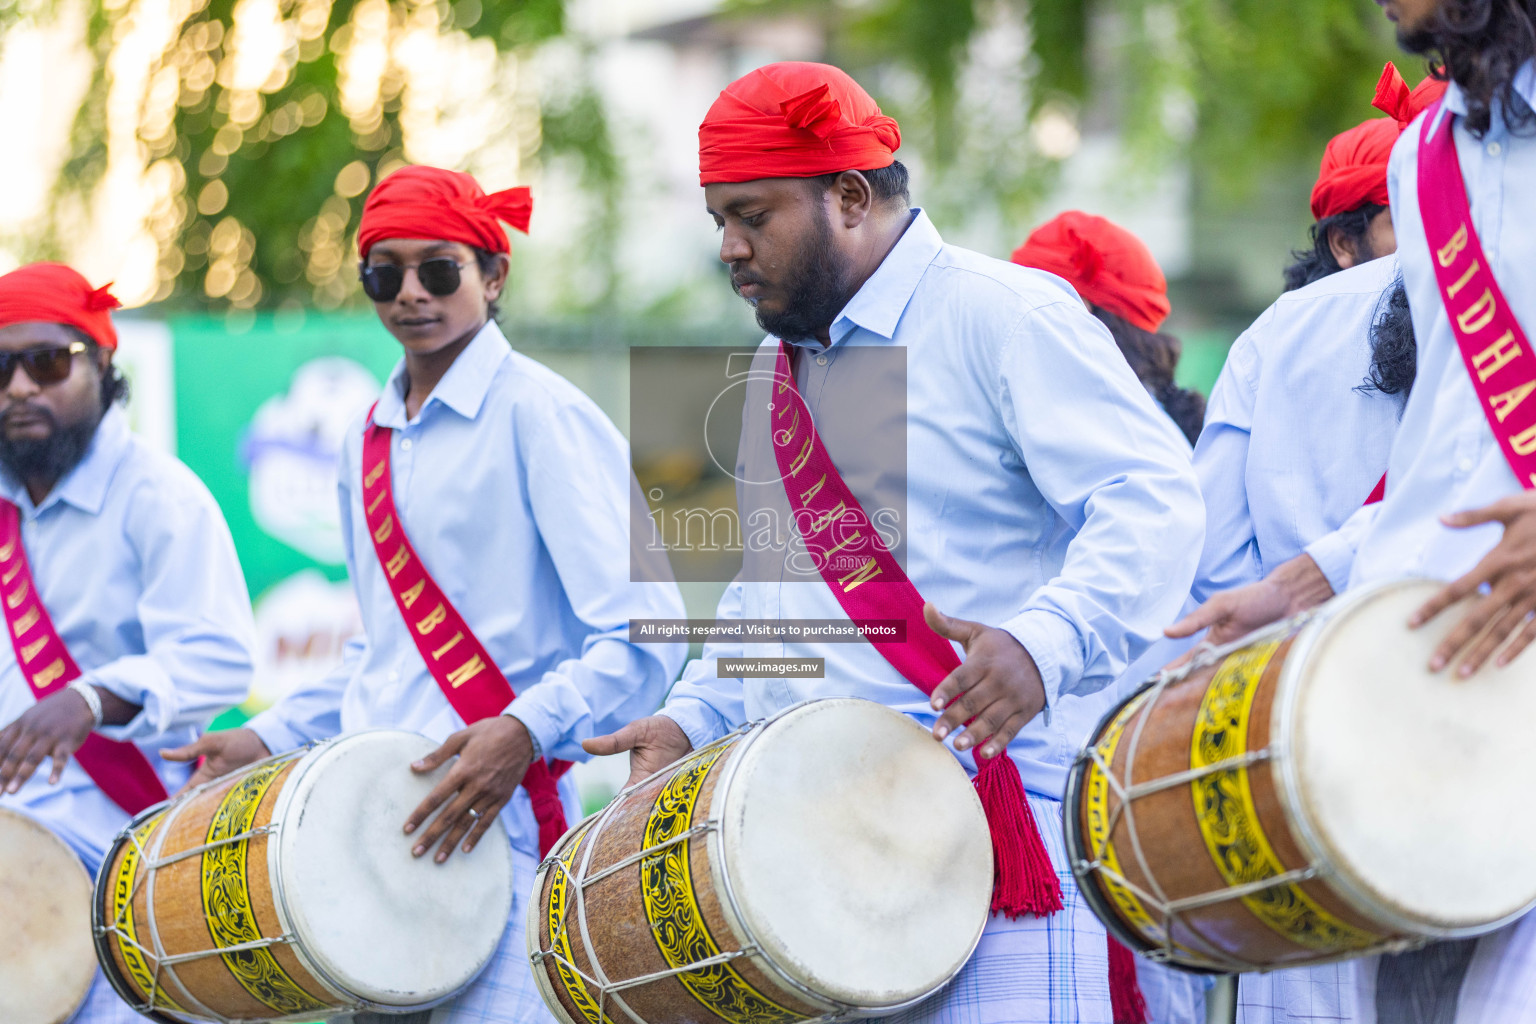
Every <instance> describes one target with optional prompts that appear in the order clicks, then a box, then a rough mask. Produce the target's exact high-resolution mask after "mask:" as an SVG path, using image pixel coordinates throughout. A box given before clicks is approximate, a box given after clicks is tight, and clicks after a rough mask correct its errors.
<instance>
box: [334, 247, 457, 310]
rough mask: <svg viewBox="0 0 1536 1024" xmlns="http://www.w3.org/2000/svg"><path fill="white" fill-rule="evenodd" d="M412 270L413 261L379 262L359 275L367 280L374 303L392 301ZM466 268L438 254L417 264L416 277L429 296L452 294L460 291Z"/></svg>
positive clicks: (368, 289)
mask: <svg viewBox="0 0 1536 1024" xmlns="http://www.w3.org/2000/svg"><path fill="white" fill-rule="evenodd" d="M409 269H410V266H409V264H407V265H406V266H401V265H400V264H398V263H379V264H376V265H374V266H371V267H370V266H367V265H366V264H365V265H364V266H363V267H362V268H361V269H360V270H359V271H358V275H357V276H358V279H359V280H361V281H362V282H363V291H364V292H365V293H366V294H367V296H368V297H369V298H370V299H372V300H373V301H374V302H392V301H394V298H395V296H396V295H399V294H400V289H401V287H402V286H403V285H404V284H405V272H406V271H407V270H409ZM462 269H464V264H462V263H460V262H458V261H457V260H454V259H452V258H450V257H448V256H434V257H433V258H432V259H429V260H422V261H421V262H420V263H418V264H416V280H418V281H420V282H421V286H422V287H423V288H425V289H426V290H427V294H429V295H436V296H439V297H441V296H444V295H452V294H453V293H454V292H456V291H458V290H459V281H460V278H459V271H460V270H462Z"/></svg>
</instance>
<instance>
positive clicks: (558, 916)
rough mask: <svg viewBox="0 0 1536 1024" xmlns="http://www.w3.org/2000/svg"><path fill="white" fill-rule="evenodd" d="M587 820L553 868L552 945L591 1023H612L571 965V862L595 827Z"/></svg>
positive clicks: (564, 980)
mask: <svg viewBox="0 0 1536 1024" xmlns="http://www.w3.org/2000/svg"><path fill="white" fill-rule="evenodd" d="M591 827H592V826H591V824H590V823H589V824H587V825H586V826H585V827H583V828H582V830H581V831H580V832H577V833H576V834H575V835H574V836H572V837H571V841H570V842H568V843H566V844H565V849H564V850H563V851H561V853H560V855H559V858H558V860H557V861H556V862H555V863H554V864H553V865H551V866H550V869H549V946H550V949H552V950H554V954H555V955H554V963H555V969H556V971H557V972H558V973H559V975H560V984H561V987H563V988H564V989H565V994H566V996H568V997H569V998H570V1000H571V1002H572V1003H573V1004H574V1005H575V1006H576V1008H577V1009H578V1010H580V1011H581V1015H582V1016H583V1017H585V1018H586V1019H587V1024H603V1022H605V1021H606V1022H607V1024H612V1019H611V1018H610V1017H608V1015H607V1014H605V1013H603V1011H602V1009H601V1008H600V1007H599V1006H598V1004H597V1002H596V1000H594V999H593V998H592V994H591V993H590V992H588V991H587V984H586V982H584V981H582V980H581V976H580V975H579V974H577V973H576V972H575V971H573V970H572V969H571V967H570V965H571V963H572V962H573V961H572V959H571V938H570V922H568V921H567V920H566V914H567V913H568V912H569V904H568V902H567V889H568V888H569V886H570V881H571V865H572V864H573V863H574V862H575V860H576V851H577V850H578V849H579V848H580V847H581V841H582V839H584V838H586V835H587V832H588V830H589V829H591Z"/></svg>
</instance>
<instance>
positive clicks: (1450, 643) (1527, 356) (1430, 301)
mask: <svg viewBox="0 0 1536 1024" xmlns="http://www.w3.org/2000/svg"><path fill="white" fill-rule="evenodd" d="M1383 6H1384V7H1385V8H1386V12H1387V15H1388V17H1389V18H1391V19H1392V20H1393V21H1394V22H1395V23H1396V24H1397V29H1398V38H1399V41H1400V42H1401V43H1402V45H1403V46H1404V47H1405V48H1407V49H1409V50H1411V51H1413V52H1416V53H1426V54H1432V55H1434V56H1435V57H1436V58H1437V59H1438V60H1439V61H1440V62H1441V63H1442V64H1443V67H1444V68H1445V71H1446V72H1447V73H1448V76H1449V78H1450V80H1451V84H1450V87H1449V88H1448V90H1447V92H1446V95H1445V98H1444V101H1443V103H1442V104H1439V105H1436V106H1432V107H1431V108H1430V109H1429V111H1428V112H1426V113H1425V114H1423V115H1420V117H1419V118H1418V119H1417V120H1416V121H1415V122H1414V123H1413V124H1412V125H1411V126H1410V127H1409V129H1408V130H1407V131H1406V132H1405V133H1404V135H1403V137H1402V139H1401V141H1400V142H1399V143H1398V145H1397V147H1396V149H1395V150H1394V151H1393V157H1392V164H1391V169H1390V172H1389V185H1390V188H1391V196H1392V213H1393V223H1394V228H1395V231H1396V235H1397V238H1398V241H1399V250H1398V252H1399V259H1400V261H1401V263H1402V271H1403V278H1404V282H1405V285H1406V288H1407V294H1408V300H1409V304H1410V306H1411V309H1412V314H1413V321H1414V327H1415V333H1416V335H1417V337H1418V338H1419V339H1420V346H1419V356H1418V377H1417V384H1416V386H1415V388H1414V390H1413V393H1412V395H1411V396H1410V397H1409V400H1408V403H1407V406H1406V408H1405V410H1404V413H1403V419H1402V426H1401V428H1400V430H1399V432H1398V435H1397V439H1396V442H1395V443H1394V445H1393V448H1392V453H1391V462H1390V467H1389V470H1388V475H1387V480H1388V486H1387V488H1386V497H1385V499H1384V500H1383V501H1382V503H1381V505H1380V507H1379V509H1378V510H1377V511H1376V512H1375V514H1374V515H1373V516H1371V517H1369V518H1370V521H1369V522H1368V524H1367V529H1366V530H1365V531H1364V536H1363V539H1362V541H1361V544H1360V548H1359V553H1358V555H1357V556H1356V558H1355V559H1354V562H1353V565H1352V568H1351V572H1350V576H1349V585H1350V587H1352V588H1354V587H1359V586H1363V585H1368V584H1371V583H1375V582H1380V581H1383V580H1389V579H1393V578H1395V577H1400V576H1404V575H1424V576H1431V577H1438V578H1441V579H1453V580H1454V582H1452V583H1450V584H1449V585H1448V586H1447V587H1446V588H1445V589H1444V590H1443V591H1442V592H1441V593H1440V594H1439V595H1438V596H1437V597H1436V598H1434V599H1433V600H1431V601H1430V602H1429V603H1428V604H1427V605H1426V606H1425V607H1423V608H1422V609H1420V610H1419V612H1418V613H1416V615H1415V616H1414V621H1413V625H1423V624H1424V623H1425V622H1427V621H1429V620H1430V619H1431V618H1432V617H1434V616H1435V615H1437V614H1439V613H1440V612H1442V611H1443V610H1444V609H1446V608H1447V607H1449V606H1450V605H1451V604H1452V603H1454V602H1456V601H1458V600H1460V599H1462V598H1464V597H1468V596H1470V595H1473V594H1475V593H1477V592H1478V591H1479V589H1480V588H1483V594H1482V596H1481V597H1480V598H1478V599H1476V600H1474V602H1473V603H1472V605H1471V608H1470V610H1469V611H1467V612H1466V613H1465V614H1464V615H1463V616H1462V619H1461V621H1460V622H1459V624H1458V625H1457V626H1456V627H1455V628H1454V629H1453V630H1451V632H1450V634H1449V635H1448V636H1447V638H1446V640H1445V641H1444V642H1443V643H1442V644H1441V646H1440V647H1439V649H1437V651H1436V652H1435V654H1434V656H1433V659H1432V661H1431V664H1430V668H1431V669H1433V670H1435V671H1441V670H1446V669H1451V670H1453V671H1455V672H1456V673H1457V675H1458V676H1459V677H1470V676H1472V675H1473V674H1474V673H1475V672H1476V671H1477V670H1478V669H1479V668H1481V667H1482V666H1483V665H1484V664H1485V663H1487V662H1488V661H1489V659H1490V658H1492V659H1493V660H1494V661H1495V663H1497V664H1499V665H1508V664H1511V663H1513V662H1514V660H1515V659H1516V658H1517V657H1518V656H1520V655H1521V652H1522V651H1524V649H1525V648H1526V647H1527V646H1528V645H1529V643H1530V641H1531V640H1532V639H1533V638H1536V623H1533V620H1532V613H1533V611H1536V498H1533V497H1532V492H1533V489H1536V464H1533V460H1532V455H1533V453H1536V419H1533V412H1536V406H1533V405H1532V404H1531V403H1529V402H1527V398H1528V397H1529V396H1530V394H1531V393H1532V392H1533V391H1536V363H1533V362H1532V359H1533V357H1532V354H1531V350H1530V341H1529V338H1530V333H1531V330H1532V328H1533V326H1536V276H1533V273H1536V269H1533V268H1536V233H1533V232H1532V231H1531V229H1530V225H1531V224H1532V223H1536V113H1533V111H1532V107H1533V105H1536V61H1533V56H1536V9H1533V5H1532V4H1531V3H1530V2H1529V0H1515V2H1511V3H1501V2H1494V0H1383ZM1467 510H1471V511H1467ZM1493 523H1499V524H1502V525H1503V528H1504V529H1503V533H1502V535H1500V534H1499V533H1498V532H1496V531H1493V530H1491V529H1489V528H1487V527H1488V526H1489V525H1490V524H1493ZM1321 575H1322V574H1321V573H1320V572H1319V571H1318V570H1317V569H1316V568H1315V567H1309V566H1305V565H1304V564H1303V565H1302V566H1300V567H1298V571H1296V572H1295V573H1294V574H1292V575H1290V576H1287V577H1284V578H1282V579H1279V580H1276V579H1274V577H1271V579H1270V580H1266V581H1264V582H1262V583H1259V584H1254V585H1251V586H1249V587H1245V588H1242V589H1240V590H1237V591H1233V592H1231V593H1229V594H1225V595H1222V596H1220V597H1218V598H1216V599H1214V600H1213V601H1211V602H1210V603H1209V604H1208V605H1207V606H1205V607H1204V608H1202V609H1200V611H1199V612H1197V613H1196V615H1194V616H1192V617H1191V618H1190V619H1189V620H1187V621H1186V622H1185V623H1183V624H1182V625H1181V626H1180V627H1179V630H1178V631H1180V632H1184V631H1188V632H1193V631H1194V630H1195V629H1199V628H1203V627H1205V626H1211V627H1212V629H1211V636H1212V639H1213V640H1215V641H1217V642H1220V641H1222V640H1225V639H1231V638H1233V637H1235V636H1237V635H1241V634H1243V633H1245V632H1247V631H1249V630H1250V629H1253V628H1256V627H1258V626H1260V625H1263V624H1266V623H1267V622H1268V621H1272V620H1273V619H1275V618H1278V617H1280V616H1281V615H1283V614H1285V613H1286V611H1287V610H1289V609H1290V608H1294V607H1304V606H1306V605H1308V604H1311V603H1316V602H1317V601H1319V600H1321V599H1322V598H1325V597H1327V596H1329V594H1330V593H1331V590H1332V588H1331V586H1330V584H1329V583H1328V582H1327V581H1326V580H1325V579H1321V578H1320V577H1321ZM1309 594H1310V595H1311V596H1308V595H1309ZM1527 659H1528V656H1527ZM1522 663H1523V662H1522ZM1468 685H1476V680H1475V679H1472V680H1471V681H1470V682H1469V684H1468ZM1533 976H1536V924H1533V922H1532V919H1531V918H1530V917H1527V918H1526V919H1524V920H1523V921H1521V922H1518V923H1517V924H1515V925H1512V926H1509V927H1507V928H1505V929H1503V930H1501V931H1499V932H1496V933H1494V934H1492V935H1489V936H1486V937H1484V938H1482V939H1480V940H1476V941H1475V942H1472V941H1467V942H1458V943H1440V944H1437V945H1433V946H1430V947H1427V948H1426V949H1425V950H1423V951H1420V952H1419V953H1414V954H1407V955H1404V956H1400V957H1389V958H1383V960H1382V961H1381V965H1380V969H1379V971H1378V972H1377V973H1376V976H1375V978H1374V979H1367V980H1374V981H1375V983H1376V984H1375V988H1376V1011H1375V1016H1376V1019H1378V1020H1381V1021H1387V1020H1391V1021H1394V1022H1397V1021H1413V1022H1418V1021H1466V1022H1470V1021H1484V1020H1498V1021H1500V1022H1504V1021H1519V1020H1536V984H1533V980H1532V979H1533ZM1365 1019H1370V1017H1369V1016H1368V1015H1367V1016H1366V1018H1365Z"/></svg>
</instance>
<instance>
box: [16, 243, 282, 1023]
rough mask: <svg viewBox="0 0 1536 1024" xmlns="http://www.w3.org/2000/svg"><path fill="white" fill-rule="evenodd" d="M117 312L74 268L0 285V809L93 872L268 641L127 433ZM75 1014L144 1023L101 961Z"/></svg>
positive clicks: (25, 271) (157, 458) (164, 463)
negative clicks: (117, 359) (33, 826)
mask: <svg viewBox="0 0 1536 1024" xmlns="http://www.w3.org/2000/svg"><path fill="white" fill-rule="evenodd" d="M117 304H118V303H117V300H116V299H114V298H113V297H112V296H111V294H110V293H109V292H108V291H107V289H106V288H105V287H103V288H92V287H91V286H90V284H89V283H87V282H86V280H85V278H83V277H81V276H80V274H78V273H76V272H75V271H74V270H72V269H70V268H69V267H66V266H63V265H62V264H57V263H35V264H32V265H30V266H25V267H22V268H20V269H19V270H15V271H12V272H11V273H9V274H6V275H5V276H4V277H0V385H3V387H4V389H5V391H4V404H3V406H0V595H3V596H4V598H5V600H4V607H3V611H4V615H5V619H6V626H7V629H6V635H7V637H8V638H9V640H10V642H9V643H4V644H0V648H3V653H0V664H3V665H4V675H3V677H0V723H3V726H0V807H4V808H7V809H10V810H15V811H20V812H21V813H22V814H25V815H27V816H29V817H31V818H33V819H35V820H36V821H38V822H40V823H41V824H43V825H44V826H46V827H47V828H49V829H50V830H52V831H53V832H54V833H56V834H57V835H59V836H60V837H61V838H63V839H64V840H65V841H66V842H67V843H68V844H69V846H70V847H71V848H72V849H73V850H74V852H75V853H76V854H78V855H79V857H80V859H81V861H83V862H84V864H85V866H86V868H87V869H88V870H90V871H92V872H94V871H95V870H96V868H97V867H98V865H99V863H100V861H101V858H102V855H103V854H104V853H105V851H106V848H107V847H108V846H109V845H110V844H111V842H112V840H113V838H114V837H115V836H116V835H117V833H118V832H119V831H120V830H121V829H122V828H123V826H124V825H126V824H127V823H128V820H129V817H130V816H131V815H133V814H136V813H137V812H139V811H141V810H143V809H144V808H145V807H147V806H149V805H151V804H153V803H156V802H158V801H159V800H163V799H165V796H166V793H167V791H168V790H175V789H176V788H177V787H179V786H180V785H181V784H182V783H184V782H185V781H186V779H187V776H188V774H189V769H187V768H186V767H184V766H181V765H174V764H166V763H164V762H162V761H161V759H160V757H159V756H158V751H160V750H161V749H163V748H164V747H166V746H168V745H173V744H174V745H181V744H185V743H187V742H189V741H191V740H192V739H194V738H195V737H196V736H197V734H198V733H199V732H201V731H202V730H203V729H204V728H206V727H207V725H208V723H209V722H210V721H211V720H212V719H213V717H214V715H216V714H217V713H218V712H219V711H221V710H222V709H224V708H226V707H229V706H231V705H233V704H237V703H239V702H240V701H241V700H243V699H244V698H245V695H246V692H247V690H248V688H249V686H250V677H251V658H252V651H253V648H254V646H255V635H254V634H255V630H254V626H253V624H252V622H251V606H250V598H249V596H248V595H247V593H246V589H245V577H244V575H243V574H242V573H241V571H240V563H239V561H238V560H237V559H236V556H235V547H234V543H233V541H232V540H231V539H230V535H229V528H228V527H227V526H226V525H225V523H224V517H223V515H222V514H221V513H220V512H219V508H218V506H217V505H216V504H215V503H214V500H213V497H212V495H210V494H209V493H208V491H207V489H206V488H205V487H204V486H203V485H202V483H201V482H200V481H199V480H198V479H197V478H196V477H195V476H193V474H192V473H191V472H190V471H189V470H188V469H187V468H186V467H185V466H183V465H182V464H181V463H180V462H178V461H176V460H175V459H174V458H172V457H170V456H168V455H164V454H162V453H160V452H158V451H155V450H153V449H151V448H150V447H148V446H147V445H145V444H144V443H143V442H142V441H140V440H138V439H137V438H135V437H134V436H133V435H132V434H131V433H129V430H128V417H127V414H126V413H125V412H124V411H123V409H122V408H120V405H121V403H122V402H123V401H124V400H125V399H126V397H127V390H128V389H127V382H126V381H125V380H124V379H123V376H122V374H121V373H120V371H119V370H118V369H117V367H116V366H115V365H113V362H112V357H113V354H114V352H115V350H116V348H117V332H116V330H115V329H114V327H113V325H112V315H111V310H112V309H113V308H114V307H116V306H117ZM45 761H51V764H50V766H48V767H46V768H45V767H44V762H45ZM11 924H12V926H13V927H19V928H21V929H22V930H23V932H25V931H26V930H27V928H28V924H29V923H28V922H26V921H19V922H11ZM77 924H78V925H79V927H80V928H81V929H85V928H87V927H88V925H87V922H86V921H84V920H81V921H79V922H77ZM75 1019H76V1020H79V1021H91V1022H97V1021H125V1022H126V1021H136V1020H138V1019H139V1017H138V1015H137V1014H135V1013H134V1012H133V1011H132V1010H131V1009H129V1007H128V1006H127V1005H126V1004H125V1003H123V1002H122V1001H121V1000H120V999H118V997H117V995H116V994H115V993H114V992H113V991H112V990H111V988H110V986H108V985H107V983H106V982H105V979H104V978H103V977H102V976H101V973H100V972H99V971H98V972H97V974H96V982H95V984H94V986H93V987H92V989H91V992H90V995H89V997H88V998H87V1001H86V1003H85V1004H84V1006H83V1008H82V1009H81V1011H80V1013H79V1014H78V1016H77V1017H76V1018H75Z"/></svg>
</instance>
